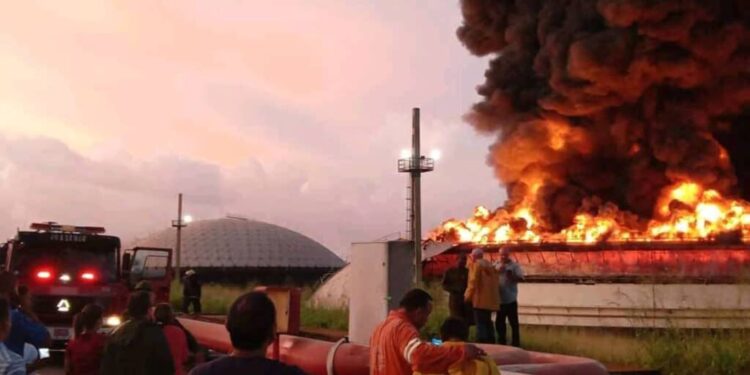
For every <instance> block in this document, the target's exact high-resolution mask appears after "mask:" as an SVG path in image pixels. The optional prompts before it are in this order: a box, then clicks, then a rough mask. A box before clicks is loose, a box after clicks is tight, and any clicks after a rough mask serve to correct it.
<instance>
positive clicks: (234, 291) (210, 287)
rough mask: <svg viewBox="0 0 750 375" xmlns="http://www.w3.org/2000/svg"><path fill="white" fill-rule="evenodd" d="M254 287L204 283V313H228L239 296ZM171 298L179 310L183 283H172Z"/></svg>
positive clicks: (173, 305) (202, 298)
mask: <svg viewBox="0 0 750 375" xmlns="http://www.w3.org/2000/svg"><path fill="white" fill-rule="evenodd" d="M254 287H255V285H253V284H247V285H244V286H236V285H220V284H205V285H203V289H202V297H201V305H203V306H202V307H203V313H204V314H207V315H214V314H216V315H224V314H226V313H227V312H228V311H229V307H230V306H231V305H232V302H234V300H235V299H237V297H239V296H240V295H242V294H243V293H246V292H248V291H250V290H252V289H253V288H254ZM170 298H171V301H170V302H171V304H172V307H173V308H175V309H176V311H179V309H180V308H181V307H182V285H180V284H179V283H178V282H176V281H175V282H173V283H172V289H171V291H170Z"/></svg>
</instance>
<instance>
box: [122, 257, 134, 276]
mask: <svg viewBox="0 0 750 375" xmlns="http://www.w3.org/2000/svg"><path fill="white" fill-rule="evenodd" d="M132 266H133V259H132V254H130V253H125V254H123V255H122V274H123V275H124V276H127V275H130V268H131V267H132Z"/></svg>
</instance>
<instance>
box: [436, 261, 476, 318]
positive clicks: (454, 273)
mask: <svg viewBox="0 0 750 375" xmlns="http://www.w3.org/2000/svg"><path fill="white" fill-rule="evenodd" d="M468 282H469V269H468V268H466V255H465V254H461V255H460V256H459V258H458V264H457V265H456V267H453V268H451V269H449V270H447V271H445V274H444V275H443V290H445V291H446V292H448V309H449V311H450V316H453V317H456V318H461V319H463V320H464V322H466V323H467V324H469V325H472V324H474V316H473V315H474V312H473V311H472V309H471V305H470V304H469V303H467V302H466V301H465V300H464V293H465V292H466V286H467V284H468Z"/></svg>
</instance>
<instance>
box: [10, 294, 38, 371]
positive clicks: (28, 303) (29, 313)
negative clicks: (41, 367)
mask: <svg viewBox="0 0 750 375" xmlns="http://www.w3.org/2000/svg"><path fill="white" fill-rule="evenodd" d="M17 290H18V293H17V294H16V296H15V298H14V302H13V307H14V308H17V309H18V311H20V312H21V313H22V314H24V315H26V317H27V318H28V319H31V320H36V321H39V319H38V318H37V317H36V314H34V304H33V298H32V295H31V290H29V287H28V286H26V285H19V286H18V288H17ZM22 357H23V360H24V362H26V365H27V370H28V369H29V368H33V367H35V366H34V364H35V363H36V362H37V361H38V360H39V349H37V348H36V346H34V345H32V344H30V343H28V342H26V343H24V344H23V355H22Z"/></svg>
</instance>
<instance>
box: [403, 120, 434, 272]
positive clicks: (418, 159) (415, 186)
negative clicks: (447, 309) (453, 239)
mask: <svg viewBox="0 0 750 375" xmlns="http://www.w3.org/2000/svg"><path fill="white" fill-rule="evenodd" d="M411 128H412V136H411V155H410V157H409V158H402V159H400V160H399V161H398V171H399V172H402V173H409V174H410V180H409V182H410V185H409V186H410V189H409V195H410V197H409V199H410V201H411V204H410V205H409V207H410V208H411V209H410V210H407V220H408V221H409V222H410V224H411V241H412V242H413V243H414V285H419V284H421V283H422V196H421V192H422V186H421V176H422V173H426V172H430V171H432V170H434V169H435V160H434V159H432V158H427V157H424V156H422V154H421V150H420V145H419V108H414V109H412V118H411Z"/></svg>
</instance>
